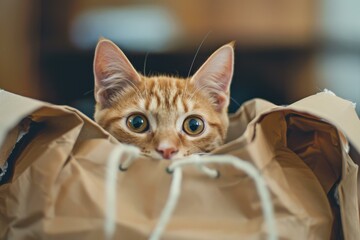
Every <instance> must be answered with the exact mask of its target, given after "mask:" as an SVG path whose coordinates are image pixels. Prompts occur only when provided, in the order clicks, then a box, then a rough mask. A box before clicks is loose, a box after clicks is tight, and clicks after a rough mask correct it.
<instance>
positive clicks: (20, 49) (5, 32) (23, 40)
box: [0, 0, 41, 98]
mask: <svg viewBox="0 0 360 240" xmlns="http://www.w3.org/2000/svg"><path fill="white" fill-rule="evenodd" d="M36 22H37V19H36V1H22V0H2V1H0V32H1V37H0V88H3V89H5V90H7V91H11V92H14V93H17V94H21V95H25V96H30V97H35V98H40V97H41V96H40V91H39V88H40V86H39V80H38V76H37V62H38V61H37V55H36V54H37V49H38V48H37V42H36V38H37V37H38V32H37V27H36Z"/></svg>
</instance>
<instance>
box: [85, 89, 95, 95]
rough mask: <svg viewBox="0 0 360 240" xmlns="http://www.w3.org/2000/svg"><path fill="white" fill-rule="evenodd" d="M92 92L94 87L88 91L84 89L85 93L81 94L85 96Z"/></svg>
mask: <svg viewBox="0 0 360 240" xmlns="http://www.w3.org/2000/svg"><path fill="white" fill-rule="evenodd" d="M92 92H94V89H91V90H89V91H86V92H85V93H83V96H86V95H88V94H89V93H92Z"/></svg>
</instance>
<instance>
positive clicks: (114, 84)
mask: <svg viewBox="0 0 360 240" xmlns="http://www.w3.org/2000/svg"><path fill="white" fill-rule="evenodd" d="M233 65H234V49H233V44H227V45H224V46H222V47H221V48H219V49H218V50H217V51H215V52H214V53H213V54H212V55H211V56H210V57H209V58H208V59H207V61H206V62H205V63H204V64H203V65H202V66H201V67H200V69H199V70H198V71H197V72H196V73H195V74H194V75H193V76H192V77H189V78H178V77H169V76H166V75H158V76H151V77H148V76H143V75H141V74H140V73H138V72H137V71H136V70H135V69H134V67H133V66H132V65H131V63H130V62H129V60H128V59H127V58H126V56H125V55H124V53H123V52H122V51H121V50H120V49H119V48H118V47H117V46H116V45H115V44H114V43H113V42H111V41H110V40H107V39H101V40H100V41H99V42H98V44H97V47H96V50H95V58H94V76H95V89H94V94H95V99H96V108H95V116H94V117H95V121H96V122H98V123H99V124H100V125H101V126H102V127H103V128H105V129H106V130H107V131H109V132H110V133H111V134H112V135H113V136H114V137H115V138H117V139H118V140H119V141H120V142H122V143H127V144H132V145H135V146H137V147H139V148H140V149H141V151H142V153H143V154H144V155H146V156H149V157H152V158H156V159H162V158H164V159H172V160H173V159H180V158H183V157H186V156H188V155H190V154H194V153H202V152H210V151H212V150H213V149H214V148H216V147H217V146H219V145H221V144H222V143H223V142H224V139H225V136H226V133H227V128H228V125H229V120H228V115H227V108H228V105H229V98H230V83H231V79H232V76H233Z"/></svg>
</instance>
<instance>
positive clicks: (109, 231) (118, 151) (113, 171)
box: [104, 145, 140, 240]
mask: <svg viewBox="0 0 360 240" xmlns="http://www.w3.org/2000/svg"><path fill="white" fill-rule="evenodd" d="M139 154H140V150H139V149H138V148H136V147H133V146H126V147H125V145H120V146H118V147H116V148H114V150H113V151H112V152H111V153H110V155H109V158H108V162H107V165H106V180H105V207H106V209H105V222H104V229H105V239H107V240H110V239H112V238H113V237H114V233H115V226H116V223H115V216H116V176H117V173H118V171H119V165H120V164H119V162H120V160H121V158H122V157H123V156H124V155H125V156H126V157H127V158H126V159H125V160H124V161H123V164H122V167H123V168H127V167H128V166H130V164H131V163H132V162H133V161H134V160H135V159H136V157H138V156H139Z"/></svg>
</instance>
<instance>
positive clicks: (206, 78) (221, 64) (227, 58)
mask: <svg viewBox="0 0 360 240" xmlns="http://www.w3.org/2000/svg"><path fill="white" fill-rule="evenodd" d="M233 69H234V43H233V42H232V43H229V44H226V45H224V46H222V47H221V48H219V49H218V50H217V51H215V52H214V53H213V54H212V55H211V56H210V57H209V58H208V60H207V61H206V62H205V63H204V64H203V65H202V66H201V67H200V69H199V70H198V71H197V72H196V73H195V74H194V76H193V77H192V78H191V79H190V81H191V82H192V83H193V84H194V85H195V86H196V88H197V89H201V90H202V91H205V92H206V93H207V94H208V95H209V97H210V98H211V99H212V101H213V104H214V106H215V110H216V111H218V112H222V110H223V109H224V108H226V107H227V106H228V105H229V98H230V83H231V79H232V76H233Z"/></svg>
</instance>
